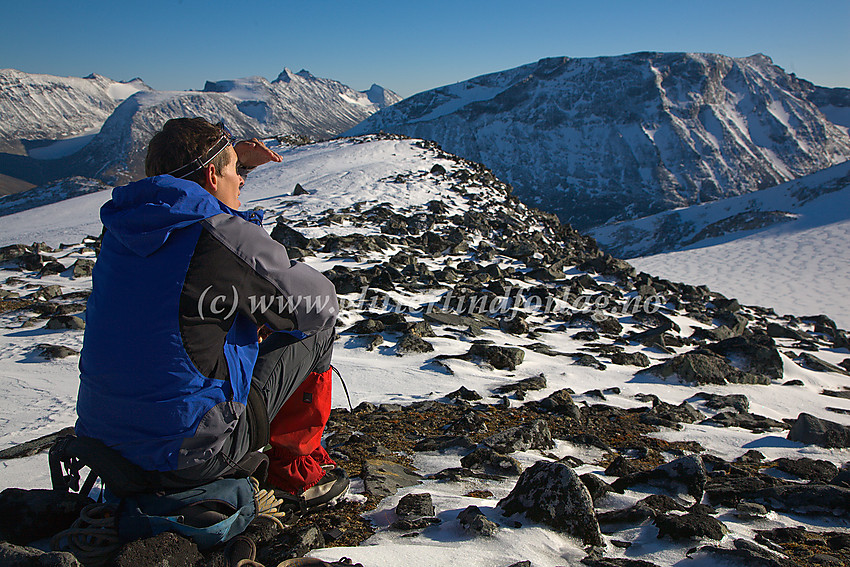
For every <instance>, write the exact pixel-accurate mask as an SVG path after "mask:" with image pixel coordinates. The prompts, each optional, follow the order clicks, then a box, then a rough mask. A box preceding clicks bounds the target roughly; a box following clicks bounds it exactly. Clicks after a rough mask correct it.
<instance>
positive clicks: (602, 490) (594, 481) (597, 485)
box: [579, 473, 611, 506]
mask: <svg viewBox="0 0 850 567" xmlns="http://www.w3.org/2000/svg"><path fill="white" fill-rule="evenodd" d="M579 478H580V479H581V481H582V482H583V483H584V486H585V487H586V488H587V491H588V492H589V493H590V499H591V500H593V504H594V506H595V505H596V503H597V502H598V501H599V500H600V499H601V498H602V497H603V496H605V495H606V494H608V492H610V491H611V487H610V486H609V485H608V483H607V482H605V481H604V480H602V479H601V478H599V475H597V474H593V473H585V474H583V475H581V476H580V477H579Z"/></svg>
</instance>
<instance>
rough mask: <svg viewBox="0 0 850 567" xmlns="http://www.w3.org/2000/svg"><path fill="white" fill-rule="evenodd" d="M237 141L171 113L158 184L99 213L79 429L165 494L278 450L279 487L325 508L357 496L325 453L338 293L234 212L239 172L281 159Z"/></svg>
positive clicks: (132, 190) (121, 192) (152, 165)
mask: <svg viewBox="0 0 850 567" xmlns="http://www.w3.org/2000/svg"><path fill="white" fill-rule="evenodd" d="M231 142H232V141H231V137H230V134H229V132H228V131H227V130H226V129H225V128H224V127H223V125H221V124H219V125H212V124H210V123H209V122H207V121H206V120H203V119H201V118H179V119H174V120H169V121H168V122H167V123H166V124H165V126H164V127H163V129H162V131H160V132H158V133H157V134H156V135H155V136H154V137H153V139H152V140H151V142H150V145H149V147H148V152H147V157H146V160H145V172H146V174H147V175H149V176H150V177H148V178H146V179H143V180H141V181H137V182H134V183H130V184H129V185H126V186H123V187H118V188H116V189H115V190H114V191H113V192H112V200H111V201H109V202H107V203H106V204H105V205H104V206H103V208H102V209H101V220H102V221H103V225H104V227H105V234H104V237H103V243H102V247H101V250H100V254H99V256H98V259H97V263H96V265H95V268H94V274H93V289H92V294H91V297H90V298H89V301H88V308H87V315H86V319H87V324H86V332H85V339H84V344H83V351H82V355H81V358H80V389H79V395H78V399H77V413H78V420H77V424H76V430H77V434H78V435H80V436H85V437H93V438H95V439H99V440H101V441H102V442H104V443H105V444H106V445H107V446H109V447H112V448H113V449H115V450H117V451H118V452H119V453H120V454H121V455H123V456H124V457H125V458H126V459H127V460H129V461H131V462H133V463H135V464H136V465H139V466H140V467H141V468H142V469H144V470H145V471H149V474H150V476H151V478H153V479H155V480H154V483H155V484H156V485H159V486H161V487H163V488H181V487H187V486H197V485H200V484H204V483H206V482H209V481H211V480H215V479H217V478H221V477H223V476H247V475H248V474H251V473H252V472H254V471H253V469H250V470H241V469H243V468H244V466H245V462H247V461H248V460H249V459H246V460H245V461H243V458H244V457H245V456H246V455H248V454H249V453H251V452H252V451H256V450H257V449H262V448H263V447H265V446H266V444H267V443H270V444H271V447H272V449H271V452H270V453H269V456H270V466H269V482H270V483H271V484H273V485H274V486H276V487H278V488H280V489H283V490H284V491H287V492H289V493H291V494H295V495H297V496H299V497H300V498H301V501H302V505H304V506H306V507H307V508H310V507H313V506H317V505H325V504H328V503H331V502H334V501H336V500H338V499H339V498H340V497H341V496H343V495H344V494H345V492H346V491H347V489H348V477H347V476H346V475H345V472H344V471H343V470H342V469H339V468H337V467H336V466H335V464H334V462H333V461H332V460H331V459H330V457H329V456H328V454H327V453H326V452H325V450H324V448H322V446H321V444H320V441H321V437H322V432H323V430H324V426H325V423H326V422H327V419H328V417H329V414H330V405H331V367H330V360H331V352H332V348H333V341H334V322H335V321H336V315H337V310H338V303H337V298H336V294H335V292H334V287H333V284H331V282H330V281H328V279H327V278H325V277H324V276H323V275H322V274H321V273H319V272H317V271H316V270H314V269H312V268H310V267H308V266H307V265H305V264H303V263H299V262H294V261H290V259H289V257H288V255H287V253H286V250H285V249H284V247H283V246H282V245H280V244H279V243H277V242H275V241H274V240H272V239H271V237H270V236H269V235H268V233H267V232H266V231H265V230H264V229H263V228H262V227H261V226H260V222H261V220H262V215H261V214H260V213H259V212H256V211H248V212H241V211H238V210H236V209H237V208H238V207H239V206H240V204H241V203H240V202H239V195H240V190H241V187H242V185H243V183H244V180H243V178H242V175H240V172H239V169H238V168H242V169H249V168H252V167H255V166H257V165H260V164H263V163H266V162H268V161H280V160H281V158H280V156H278V155H277V154H275V153H274V152H272V151H271V150H269V149H267V148H266V147H265V146H264V145H263V144H262V143H261V142H259V141H257V140H256V139H254V140H252V141H249V142H239V143H238V144H236V145H235V146H234V145H232V143H231ZM258 328H259V329H260V330H261V332H260V335H262V336H267V338H265V340H263V341H262V343H261V344H260V343H259V341H258ZM240 461H243V462H242V463H240ZM255 464H256V463H255Z"/></svg>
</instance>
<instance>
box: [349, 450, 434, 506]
mask: <svg viewBox="0 0 850 567" xmlns="http://www.w3.org/2000/svg"><path fill="white" fill-rule="evenodd" d="M360 476H362V477H363V484H364V486H365V489H366V492H367V493H369V494H371V495H373V496H375V497H376V498H378V499H381V498H385V497H387V496H390V495H391V494H395V493H396V491H397V490H398V489H399V488H404V487H405V486H413V485H415V484H419V481H420V478H421V477H420V476H419V475H418V474H416V473H415V472H414V471H413V470H411V469H409V468H408V467H405V466H404V465H400V464H398V463H393V462H392V461H385V460H382V459H369V460H368V461H366V462H365V463H364V464H363V472H362V473H361V475H360Z"/></svg>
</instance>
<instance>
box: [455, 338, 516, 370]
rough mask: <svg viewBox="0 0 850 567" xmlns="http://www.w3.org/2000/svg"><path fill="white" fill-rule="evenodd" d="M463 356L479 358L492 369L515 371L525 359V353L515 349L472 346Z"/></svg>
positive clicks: (481, 345)
mask: <svg viewBox="0 0 850 567" xmlns="http://www.w3.org/2000/svg"><path fill="white" fill-rule="evenodd" d="M465 356H467V357H471V358H481V359H483V360H485V361H487V363H489V364H490V365H491V366H493V368H498V369H500V370H515V369H516V367H517V366H519V365H520V364H521V363H522V361H523V359H524V358H525V351H523V350H522V349H521V348H516V347H501V346H492V345H483V344H474V345H472V346H471V347H470V349H469V352H467V353H466V355H465Z"/></svg>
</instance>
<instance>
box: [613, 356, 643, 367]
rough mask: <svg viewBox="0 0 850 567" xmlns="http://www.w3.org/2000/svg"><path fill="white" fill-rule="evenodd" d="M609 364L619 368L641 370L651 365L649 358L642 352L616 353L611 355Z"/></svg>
mask: <svg viewBox="0 0 850 567" xmlns="http://www.w3.org/2000/svg"><path fill="white" fill-rule="evenodd" d="M611 362H612V363H613V364H619V365H620V366H640V367H642V368H646V367H647V366H649V365H650V364H651V362H650V360H649V357H648V356H646V355H645V354H643V353H642V352H616V353H614V354H613V355H611Z"/></svg>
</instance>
